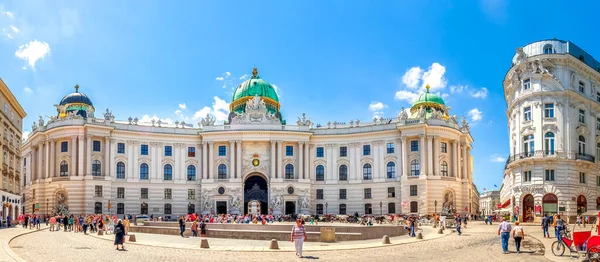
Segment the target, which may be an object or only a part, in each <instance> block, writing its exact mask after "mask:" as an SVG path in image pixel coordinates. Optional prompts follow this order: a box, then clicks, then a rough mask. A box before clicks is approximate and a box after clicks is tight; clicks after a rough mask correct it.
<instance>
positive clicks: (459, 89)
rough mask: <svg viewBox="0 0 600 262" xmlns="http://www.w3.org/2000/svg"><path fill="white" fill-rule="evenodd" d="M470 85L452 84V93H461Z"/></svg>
mask: <svg viewBox="0 0 600 262" xmlns="http://www.w3.org/2000/svg"><path fill="white" fill-rule="evenodd" d="M468 88H469V87H468V86H463V85H459V86H450V93H461V92H462V91H463V90H464V89H468Z"/></svg>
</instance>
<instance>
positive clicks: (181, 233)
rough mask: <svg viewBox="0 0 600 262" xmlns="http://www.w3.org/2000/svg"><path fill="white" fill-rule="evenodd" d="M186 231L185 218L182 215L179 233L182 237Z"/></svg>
mask: <svg viewBox="0 0 600 262" xmlns="http://www.w3.org/2000/svg"><path fill="white" fill-rule="evenodd" d="M184 232H185V220H184V219H183V216H181V217H180V218H179V235H181V237H184V236H183V233H184Z"/></svg>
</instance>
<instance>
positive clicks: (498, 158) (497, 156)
mask: <svg viewBox="0 0 600 262" xmlns="http://www.w3.org/2000/svg"><path fill="white" fill-rule="evenodd" d="M490 160H491V161H492V162H496V163H502V162H504V161H506V158H504V157H503V156H501V155H500V154H493V155H491V156H490Z"/></svg>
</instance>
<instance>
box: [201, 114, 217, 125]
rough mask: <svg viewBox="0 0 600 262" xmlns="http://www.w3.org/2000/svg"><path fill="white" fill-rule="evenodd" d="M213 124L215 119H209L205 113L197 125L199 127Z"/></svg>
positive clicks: (208, 115)
mask: <svg viewBox="0 0 600 262" xmlns="http://www.w3.org/2000/svg"><path fill="white" fill-rule="evenodd" d="M214 124H215V118H214V117H210V114H209V113H206V117H204V118H202V119H201V120H200V123H199V125H200V126H212V125H214Z"/></svg>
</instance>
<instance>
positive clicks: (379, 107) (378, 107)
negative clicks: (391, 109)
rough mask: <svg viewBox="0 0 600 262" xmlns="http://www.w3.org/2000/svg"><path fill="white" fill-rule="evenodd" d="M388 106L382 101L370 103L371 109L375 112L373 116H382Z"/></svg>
mask: <svg viewBox="0 0 600 262" xmlns="http://www.w3.org/2000/svg"><path fill="white" fill-rule="evenodd" d="M387 107H388V106H387V105H385V104H383V103H381V102H377V101H375V102H372V103H371V104H369V111H371V112H373V117H382V116H383V109H385V108H387Z"/></svg>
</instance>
